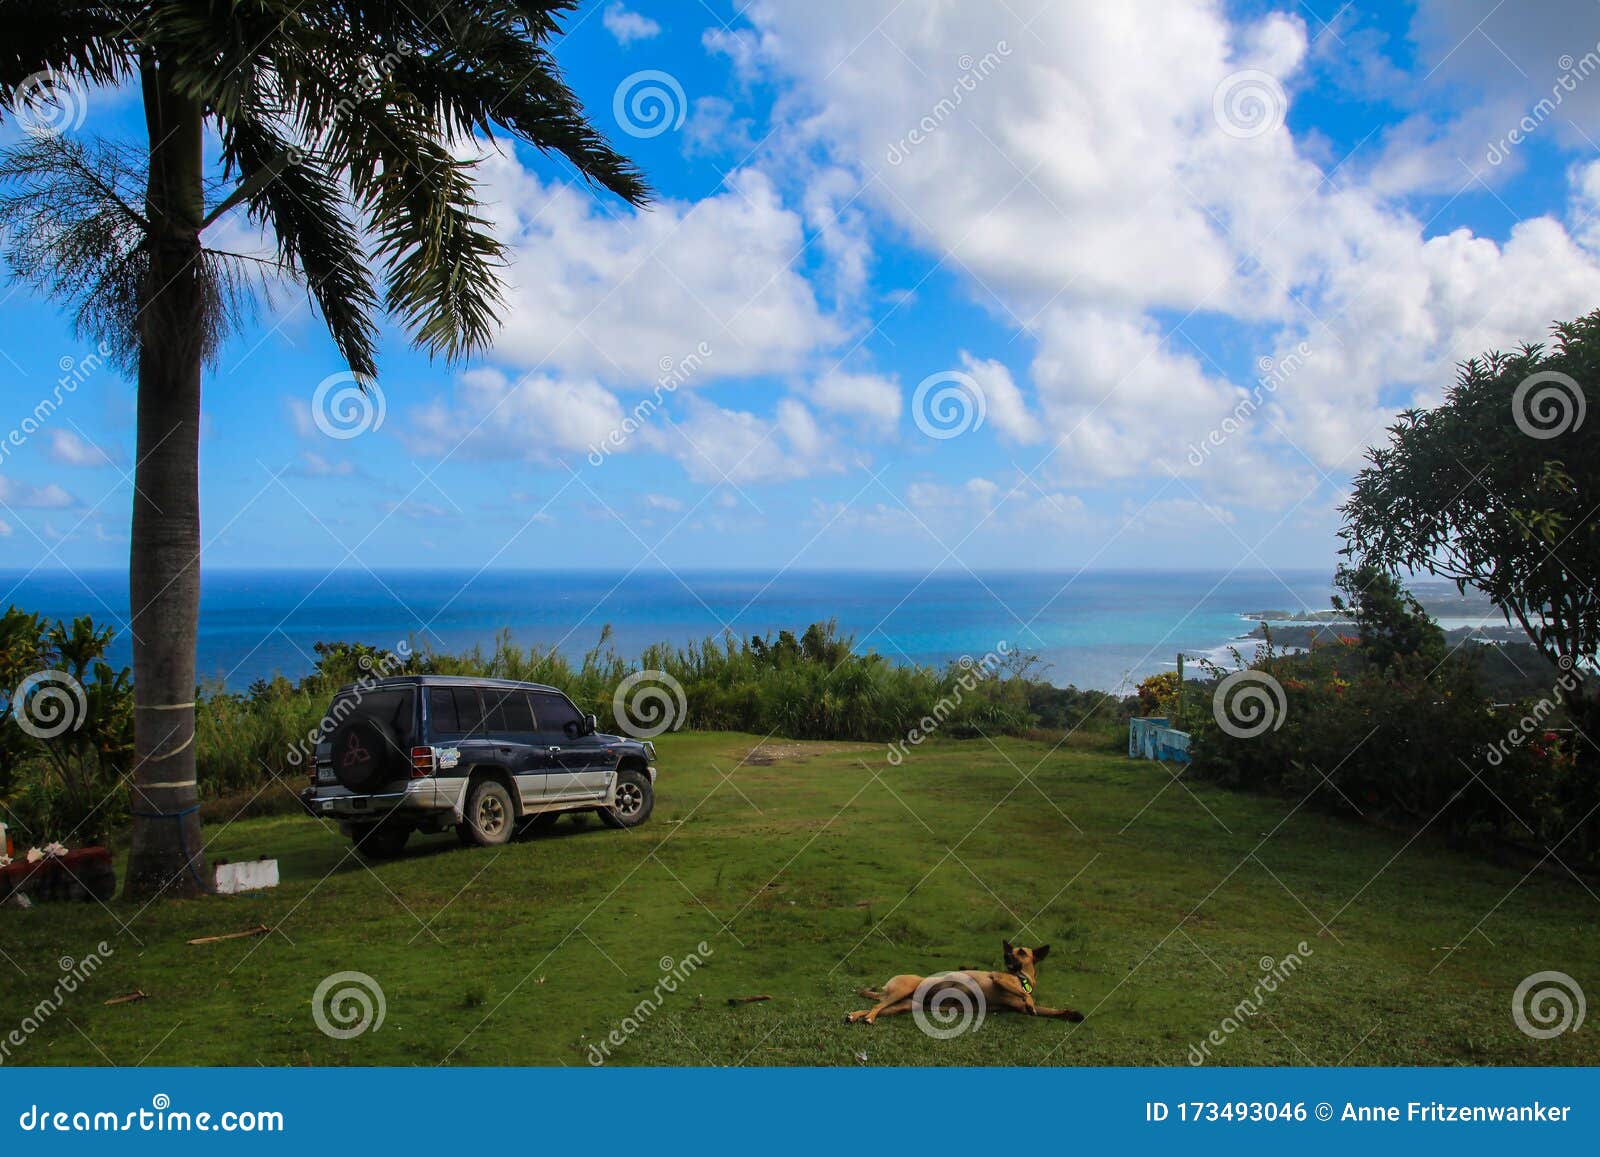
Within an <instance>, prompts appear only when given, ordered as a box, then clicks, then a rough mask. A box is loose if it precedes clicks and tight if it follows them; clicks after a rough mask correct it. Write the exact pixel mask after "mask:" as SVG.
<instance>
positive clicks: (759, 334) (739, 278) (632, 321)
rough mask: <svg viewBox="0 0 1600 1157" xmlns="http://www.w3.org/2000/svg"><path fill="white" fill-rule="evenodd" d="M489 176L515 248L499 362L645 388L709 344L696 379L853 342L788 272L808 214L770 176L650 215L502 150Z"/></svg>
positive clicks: (738, 179)
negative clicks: (539, 173) (789, 204)
mask: <svg viewBox="0 0 1600 1157" xmlns="http://www.w3.org/2000/svg"><path fill="white" fill-rule="evenodd" d="M482 175H483V178H484V181H485V184H486V189H485V191H484V194H483V200H484V203H485V209H486V212H487V213H488V214H489V215H490V217H491V218H492V219H493V220H494V223H495V225H496V228H497V231H498V233H499V234H500V236H502V237H503V238H504V239H505V240H506V241H507V243H508V244H509V245H510V247H511V250H512V252H511V264H510V268H509V269H508V270H507V271H506V273H507V278H508V280H509V281H510V283H511V284H510V285H509V286H508V289H507V299H506V303H505V304H506V308H505V311H504V321H503V324H502V326H501V330H500V333H499V335H498V336H497V338H496V340H495V356H496V357H497V359H501V360H504V361H507V362H510V363H512V364H514V365H517V366H520V367H523V368H527V369H540V370H543V371H545V372H552V371H554V372H560V373H563V374H566V375H570V376H581V377H590V378H596V379H598V380H601V381H604V382H606V383H608V384H613V385H627V384H632V385H634V386H641V385H643V384H645V383H647V382H653V381H655V380H656V378H657V377H658V376H659V375H660V372H661V371H660V368H659V367H660V365H661V364H662V363H663V361H664V360H671V361H676V360H678V359H681V358H683V357H684V356H686V355H687V354H689V353H690V352H692V351H693V350H694V349H695V347H696V346H697V345H698V344H699V343H701V342H704V343H706V344H707V345H708V346H709V347H710V348H711V350H712V351H713V352H712V356H710V357H708V358H706V359H705V365H704V367H703V369H702V370H701V371H700V372H699V374H698V375H697V380H701V379H704V380H709V379H710V378H712V377H719V376H730V375H748V374H756V373H768V372H777V371H787V370H794V369H798V368H800V367H801V366H802V365H803V364H804V362H805V361H806V360H807V358H808V357H809V356H810V355H811V354H812V353H813V352H814V351H816V350H817V349H819V348H821V347H825V346H829V345H832V344H834V343H836V342H838V341H839V340H840V338H841V337H842V335H843V332H844V330H843V327H842V326H841V324H840V323H839V322H838V321H836V320H835V319H834V318H832V317H830V316H828V315H826V314H824V312H823V310H822V308H821V307H820V306H819V304H818V303H817V300H816V296H815V294H814V293H813V292H812V288H811V285H810V283H809V282H808V281H807V280H806V278H805V276H804V275H803V274H802V273H801V272H798V271H796V270H795V269H793V268H791V263H792V262H793V261H794V260H795V258H796V257H797V256H798V255H800V254H801V253H802V251H803V249H804V246H805V236H804V230H803V227H802V222H801V218H800V216H799V215H798V214H796V213H794V212H793V211H791V210H789V209H786V208H785V207H784V206H783V204H782V201H781V199H780V198H779V195H778V192H777V190H776V189H775V188H774V187H773V184H772V182H771V181H770V180H769V179H768V178H767V177H766V176H764V175H763V174H761V173H760V172H757V171H755V170H751V169H744V170H740V171H737V172H735V173H732V174H731V175H730V176H729V177H728V178H727V180H726V182H725V183H724V189H723V191H721V192H719V193H717V194H715V195H713V196H710V197H707V198H705V199H704V200H700V201H696V202H693V203H685V202H682V201H673V200H669V199H663V200H661V201H658V202H656V203H655V204H654V205H652V206H651V208H650V209H649V210H647V211H635V210H632V209H627V208H618V207H617V205H616V203H615V202H607V201H602V200H601V199H600V198H598V197H596V196H595V195H594V194H592V193H591V192H589V191H588V190H586V189H582V188H578V187H575V186H570V185H564V184H551V185H547V184H545V183H544V182H542V181H540V180H539V178H538V177H536V176H535V175H534V174H533V173H531V172H529V171H528V170H526V169H524V168H523V167H522V166H521V165H520V164H518V163H517V161H516V160H515V159H513V158H511V157H509V156H507V155H505V154H504V153H494V154H491V155H490V156H489V157H488V158H487V159H486V160H485V162H484V165H483V172H482ZM691 384H694V383H691Z"/></svg>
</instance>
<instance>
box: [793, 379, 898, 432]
mask: <svg viewBox="0 0 1600 1157" xmlns="http://www.w3.org/2000/svg"><path fill="white" fill-rule="evenodd" d="M810 398H811V401H812V402H813V403H815V404H816V406H817V407H818V408H819V409H823V410H828V411H830V412H831V413H835V414H847V415H850V416H852V417H856V418H861V419H863V420H864V421H865V422H866V423H867V424H869V425H871V426H874V427H877V428H878V429H880V430H885V431H888V430H893V429H894V427H895V424H896V423H897V422H899V421H900V407H901V396H900V383H899V382H898V381H896V380H895V379H894V378H892V377H884V376H882V375H881V374H850V373H845V372H844V371H842V370H829V371H827V372H826V373H824V374H823V375H822V376H821V377H819V378H818V379H817V380H816V381H815V382H814V383H813V384H812V386H811V393H810Z"/></svg>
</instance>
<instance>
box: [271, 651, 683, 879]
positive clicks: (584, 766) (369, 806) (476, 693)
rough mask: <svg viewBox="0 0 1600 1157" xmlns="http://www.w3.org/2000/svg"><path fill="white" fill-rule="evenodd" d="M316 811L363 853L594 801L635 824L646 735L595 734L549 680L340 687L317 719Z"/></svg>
mask: <svg viewBox="0 0 1600 1157" xmlns="http://www.w3.org/2000/svg"><path fill="white" fill-rule="evenodd" d="M320 734H321V736H322V738H321V739H320V740H319V742H318V743H317V749H316V760H315V766H314V768H313V770H312V772H311V784H310V786H309V787H307V788H306V789H305V790H304V791H302V792H301V795H300V798H301V801H302V802H303V803H304V805H305V807H306V810H307V811H308V812H309V813H310V814H311V815H313V816H318V817H327V818H331V819H335V820H337V821H338V822H339V829H340V831H342V832H343V833H344V834H345V835H347V836H349V837H350V838H351V839H352V840H354V841H355V844H356V847H357V849H358V850H359V851H360V852H361V853H362V854H363V855H365V856H369V857H373V858H383V857H388V856H394V855H398V854H399V852H400V851H401V849H402V848H404V847H405V844H406V840H407V839H409V838H410V836H411V833H412V832H414V831H421V832H441V831H444V830H445V829H446V828H454V829H455V831H456V835H457V836H459V837H460V839H461V842H462V843H464V844H476V845H479V846H481V847H493V846H496V845H499V844H504V843H506V842H507V841H509V840H510V839H511V837H512V835H513V834H514V832H515V830H516V829H517V827H518V826H519V825H526V826H534V827H542V826H545V825H548V824H552V823H554V822H555V821H556V820H558V819H559V818H560V817H561V816H562V815H563V814H564V813H566V812H578V811H592V812H594V813H596V814H597V815H599V817H600V819H601V820H602V821H604V822H605V823H606V824H608V825H609V826H611V827H614V828H632V827H638V826H639V825H640V824H642V823H644V822H645V821H646V820H648V819H649V818H650V812H651V810H652V809H653V808H654V806H655V780H656V768H655V761H656V752H655V745H654V744H651V743H649V742H640V741H639V740H636V739H626V738H623V737H621V736H617V735H604V734H601V733H600V732H599V731H597V730H596V720H595V717H594V716H593V715H585V714H584V713H583V712H581V711H579V710H578V708H577V707H576V706H575V705H574V704H573V702H572V700H571V699H569V698H567V697H566V695H564V694H563V693H562V692H560V691H558V690H557V689H556V688H554V687H546V686H543V685H542V684H538V683H518V682H514V681H512V680H509V679H474V678H464V677H459V676H449V675H407V676H401V677H398V678H390V679H379V680H373V681H368V682H365V683H356V684H352V685H350V686H348V687H343V688H341V689H340V690H339V692H338V693H337V694H336V695H335V696H334V697H333V702H332V703H331V704H330V705H329V707H328V712H327V715H326V717H325V718H324V719H323V722H322V727H321V732H320Z"/></svg>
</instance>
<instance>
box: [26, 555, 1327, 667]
mask: <svg viewBox="0 0 1600 1157" xmlns="http://www.w3.org/2000/svg"><path fill="white" fill-rule="evenodd" d="M1330 578H1331V576H1330V573H1329V571H1327V570H1319V571H1276V572H1267V571H1242V570H1237V571H1229V572H1222V571H1215V572H1212V571H1111V570H1088V571H1080V572H1076V573H1040V572H1027V573H1024V572H1005V573H994V574H985V575H978V576H974V575H972V574H969V573H967V572H965V571H939V572H935V573H934V574H932V575H928V574H893V573H881V572H870V573H868V572H860V571H851V572H822V571H798V570H791V571H786V572H784V573H782V574H759V573H754V572H717V571H704V572H678V573H668V572H664V571H645V570H635V571H630V572H621V571H616V572H600V571H549V570H540V571H509V570H491V571H484V572H483V573H481V574H473V573H471V572H465V571H421V570H397V571H383V572H379V573H372V572H369V571H366V570H363V569H359V568H356V569H342V570H338V571H335V572H333V573H332V574H328V573H326V572H323V571H296V570H256V571H245V570H212V571H209V572H207V573H206V574H205V576H204V578H203V581H202V593H201V610H200V642H199V671H200V675H201V677H202V678H203V679H206V680H220V681H221V682H222V683H224V684H226V685H227V686H228V687H230V688H234V689H242V688H244V687H246V686H248V685H249V684H250V683H251V682H252V681H253V680H256V679H260V678H265V677H268V676H271V675H272V674H274V673H282V674H284V675H287V676H289V677H291V678H296V677H299V676H300V675H303V674H305V673H306V672H307V671H309V670H310V669H311V667H312V665H313V656H314V652H313V649H312V648H313V645H314V644H315V643H317V642H319V641H330V640H345V641H351V642H364V643H370V644H373V645H377V646H386V647H393V646H394V645H395V644H396V643H398V642H400V641H401V640H409V641H410V642H411V644H412V645H413V646H416V647H420V646H423V645H427V646H430V647H433V648H434V649H440V650H456V649H460V648H462V647H466V646H470V645H471V644H473V643H482V644H485V645H488V644H490V643H492V641H493V639H494V637H495V635H496V633H497V632H499V631H500V630H502V629H508V630H509V631H510V632H511V634H512V636H513V638H515V639H516V641H517V642H519V643H521V644H523V645H525V646H531V645H538V646H541V647H548V646H555V647H557V648H558V649H559V650H561V651H562V652H563V653H566V654H569V655H571V656H574V657H576V656H579V655H581V654H582V653H583V652H584V651H586V650H588V649H590V648H591V647H593V646H594V644H595V643H596V642H597V640H598V639H599V637H600V633H601V630H602V629H603V628H604V627H606V626H610V627H611V629H612V645H614V646H615V647H616V648H617V649H618V650H619V651H620V652H621V653H622V654H623V655H625V656H629V657H632V656H634V655H637V654H638V653H639V651H640V650H641V649H642V648H643V647H645V646H646V645H648V644H650V643H658V642H665V643H672V644H684V643H688V642H691V641H698V640H703V639H705V638H707V637H718V638H720V637H722V636H723V635H725V634H727V633H729V632H731V633H732V634H733V635H735V636H737V637H748V636H750V635H765V634H767V633H769V632H772V633H776V632H777V631H778V630H780V629H784V628H788V629H793V630H796V631H799V630H801V629H803V628H804V627H805V626H806V625H807V624H809V623H813V622H816V621H818V620H824V619H837V620H838V623H839V625H840V627H841V629H842V630H843V631H845V632H846V633H848V634H852V635H854V636H855V639H856V643H857V645H858V646H863V647H870V648H872V649H874V650H877V651H879V652H881V653H882V654H884V655H885V656H887V657H888V658H890V659H893V660H895V661H899V662H915V663H944V662H947V661H949V660H952V659H957V658H960V657H961V656H962V655H970V656H973V657H978V656H982V655H983V654H985V653H987V652H988V651H991V650H994V649H995V648H996V647H997V645H998V644H999V643H1001V642H1005V643H1006V644H1007V645H1008V646H1009V647H1010V648H1011V649H1013V650H1024V651H1028V652H1031V653H1034V654H1037V655H1038V656H1039V657H1040V658H1041V659H1043V660H1044V662H1045V663H1047V664H1048V665H1049V666H1048V670H1047V672H1046V674H1047V677H1048V678H1049V679H1050V681H1051V682H1053V683H1056V684H1058V685H1062V686H1065V685H1067V684H1069V683H1070V684H1075V685H1076V686H1078V687H1083V688H1098V689H1103V690H1117V689H1123V688H1126V687H1127V686H1128V685H1129V684H1130V683H1132V682H1137V681H1138V680H1139V679H1141V678H1143V677H1144V676H1146V675H1149V674H1152V673H1155V672H1158V671H1162V670H1169V669H1171V668H1172V667H1173V665H1174V663H1175V657H1176V655H1177V654H1178V652H1180V651H1182V652H1183V653H1184V654H1186V655H1189V656H1195V655H1212V656H1215V657H1217V658H1223V657H1225V654H1226V648H1227V646H1228V645H1229V644H1230V643H1231V642H1233V641H1236V640H1239V639H1241V637H1242V636H1244V635H1245V634H1246V633H1247V632H1248V631H1249V630H1250V629H1251V627H1252V626H1253V625H1254V624H1253V623H1251V622H1249V621H1247V620H1245V619H1244V618H1243V616H1244V615H1246V614H1248V613H1252V612H1261V611H1265V610H1278V611H1305V610H1324V609H1326V608H1327V606H1328V599H1329V595H1330V593H1331V590H1332V588H1331V585H1330ZM8 603H15V604H16V605H18V606H20V607H22V608H24V609H27V610H30V611H38V612H42V613H44V614H46V615H49V616H51V617H60V618H71V617H73V616H76V615H82V614H89V615H92V616H94V618H95V619H96V620H97V621H98V622H103V623H105V624H108V625H111V626H114V627H118V628H119V637H118V638H117V640H116V641H115V642H114V644H113V653H112V659H113V661H114V662H116V663H118V664H121V663H126V662H129V661H130V656H129V647H128V640H127V637H126V633H125V632H123V631H121V630H120V628H121V626H122V625H123V624H125V623H126V622H127V619H128V586H127V577H126V575H125V574H123V573H121V572H114V571H79V572H67V571H45V570H39V571H35V572H32V573H27V574H24V573H20V572H14V573H9V574H0V605H5V604H8ZM1240 645H1241V646H1242V647H1244V649H1245V651H1246V654H1247V655H1248V653H1249V647H1250V644H1244V643H1241V644H1240Z"/></svg>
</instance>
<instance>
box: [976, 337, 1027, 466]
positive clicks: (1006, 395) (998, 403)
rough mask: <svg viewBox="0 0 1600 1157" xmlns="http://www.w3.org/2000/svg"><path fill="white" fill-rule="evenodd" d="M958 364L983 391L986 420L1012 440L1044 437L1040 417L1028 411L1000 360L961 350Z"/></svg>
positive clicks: (1019, 440) (1008, 371) (1009, 373)
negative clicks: (973, 354) (976, 355)
mask: <svg viewBox="0 0 1600 1157" xmlns="http://www.w3.org/2000/svg"><path fill="white" fill-rule="evenodd" d="M961 367H962V369H964V370H965V371H966V372H967V373H968V374H970V375H971V376H972V380H973V381H975V382H977V383H978V389H979V390H980V391H981V392H982V394H983V402H984V421H985V422H987V423H988V424H989V425H991V426H993V427H994V428H995V429H997V430H999V431H1000V433H1001V434H1003V435H1004V436H1005V437H1007V438H1010V439H1011V440H1012V441H1013V442H1022V443H1028V442H1037V441H1039V440H1040V438H1041V437H1043V429H1042V428H1041V426H1040V425H1039V420H1038V419H1037V418H1036V417H1034V416H1033V415H1032V414H1030V413H1029V412H1028V405H1027V402H1025V401H1024V400H1023V397H1022V391H1021V390H1019V389H1018V388H1017V383H1016V382H1015V381H1014V380H1013V379H1012V377H1011V371H1010V370H1009V369H1007V368H1006V367H1005V365H1004V364H1003V363H1001V362H997V361H991V360H987V359H984V358H977V357H973V356H972V355H971V354H969V353H968V352H967V351H966V350H962V351H961Z"/></svg>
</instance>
